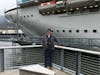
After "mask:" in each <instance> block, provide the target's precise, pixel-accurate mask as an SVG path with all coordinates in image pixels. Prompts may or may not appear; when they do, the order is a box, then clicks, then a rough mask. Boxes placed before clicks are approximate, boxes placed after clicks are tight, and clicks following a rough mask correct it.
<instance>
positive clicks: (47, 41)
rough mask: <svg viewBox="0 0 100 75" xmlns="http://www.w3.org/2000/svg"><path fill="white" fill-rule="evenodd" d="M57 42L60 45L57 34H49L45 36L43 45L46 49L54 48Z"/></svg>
mask: <svg viewBox="0 0 100 75" xmlns="http://www.w3.org/2000/svg"><path fill="white" fill-rule="evenodd" d="M55 42H56V43H57V44H58V45H59V42H58V40H57V39H56V37H55V36H53V35H51V36H50V38H49V37H48V36H47V35H44V37H43V47H44V48H45V49H54V44H55Z"/></svg>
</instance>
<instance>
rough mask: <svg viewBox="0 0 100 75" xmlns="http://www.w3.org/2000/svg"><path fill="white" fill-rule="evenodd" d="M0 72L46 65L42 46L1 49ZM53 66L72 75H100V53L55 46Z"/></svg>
mask: <svg viewBox="0 0 100 75" xmlns="http://www.w3.org/2000/svg"><path fill="white" fill-rule="evenodd" d="M0 61H1V62H0V70H1V71H4V70H7V69H13V68H17V67H19V66H23V65H31V64H40V63H44V50H43V48H42V45H29V46H11V47H0ZM53 65H54V67H57V68H58V69H60V70H62V71H65V72H67V73H70V74H71V75H75V74H76V75H81V74H83V75H100V52H99V51H95V50H94V51H93V50H86V49H78V48H71V47H65V46H55V51H54V54H53Z"/></svg>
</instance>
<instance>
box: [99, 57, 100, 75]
mask: <svg viewBox="0 0 100 75" xmlns="http://www.w3.org/2000/svg"><path fill="white" fill-rule="evenodd" d="M99 75H100V55H99Z"/></svg>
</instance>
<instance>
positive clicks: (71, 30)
mask: <svg viewBox="0 0 100 75" xmlns="http://www.w3.org/2000/svg"><path fill="white" fill-rule="evenodd" d="M56 31H57V32H60V31H59V30H56ZM52 32H54V31H53V30H52ZM62 32H66V31H65V30H62ZM68 32H70V33H71V32H72V30H69V31H68ZM76 32H77V33H79V32H80V30H76ZM84 32H85V33H87V32H88V30H84ZM93 32H94V33H96V32H97V30H93Z"/></svg>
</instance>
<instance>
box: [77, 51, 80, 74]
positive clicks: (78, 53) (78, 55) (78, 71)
mask: <svg viewBox="0 0 100 75" xmlns="http://www.w3.org/2000/svg"><path fill="white" fill-rule="evenodd" d="M80 74H81V52H77V53H76V75H80Z"/></svg>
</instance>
